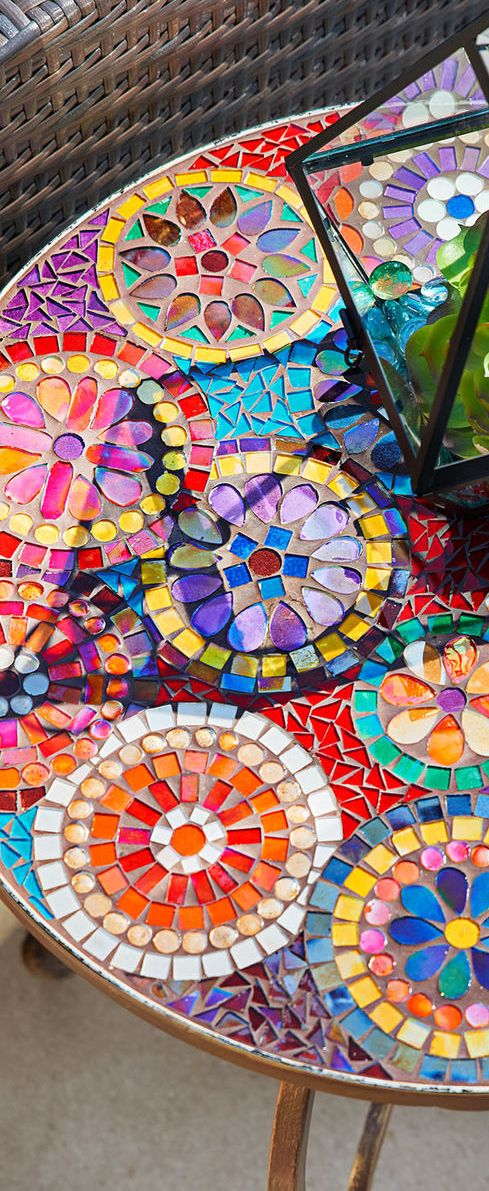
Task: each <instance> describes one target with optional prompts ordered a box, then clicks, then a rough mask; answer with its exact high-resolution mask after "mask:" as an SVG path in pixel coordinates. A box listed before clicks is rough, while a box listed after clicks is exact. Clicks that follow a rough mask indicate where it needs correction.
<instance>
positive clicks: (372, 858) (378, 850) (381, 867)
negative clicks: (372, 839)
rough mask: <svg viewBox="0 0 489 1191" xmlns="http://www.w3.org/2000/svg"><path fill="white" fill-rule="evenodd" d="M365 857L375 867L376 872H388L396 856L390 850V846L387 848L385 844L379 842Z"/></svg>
mask: <svg viewBox="0 0 489 1191" xmlns="http://www.w3.org/2000/svg"><path fill="white" fill-rule="evenodd" d="M364 859H365V860H366V861H367V863H368V864H369V865H370V867H371V868H373V869H374V872H376V873H386V872H387V870H388V869H389V868H390V867H391V865H392V864H393V862H394V860H395V857H394V854H393V853H392V852H391V851H390V848H386V846H385V844H377V846H376V847H375V848H372V851H371V852H367V855H366V856H365V857H364Z"/></svg>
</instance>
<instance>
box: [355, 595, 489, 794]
mask: <svg viewBox="0 0 489 1191" xmlns="http://www.w3.org/2000/svg"><path fill="white" fill-rule="evenodd" d="M430 625H431V627H430ZM450 626H451V632H446V631H444V632H437V631H436V630H437V627H438V628H443V629H447V628H449V627H450ZM464 630H465V631H464ZM398 634H399V636H400V637H401V640H398V639H395V638H393V637H390V638H389V639H388V640H386V641H385V642H384V644H383V646H382V647H381V649H380V650H377V655H376V658H375V660H371V661H370V660H369V661H367V662H365V664H364V666H363V668H362V670H361V672H360V676H359V680H358V683H357V684H356V687H355V693H354V699H353V708H354V720H355V726H356V730H357V732H358V734H359V736H360V737H361V738H362V740H364V741H365V743H366V745H367V748H368V750H369V752H370V754H371V755H372V756H373V757H374V758H375V760H376V761H379V762H380V763H381V764H382V765H385V766H387V768H388V769H392V771H393V772H394V773H395V775H396V777H399V778H400V779H401V780H403V781H407V782H415V783H416V784H417V785H419V786H427V787H428V789H436V790H469V789H474V788H477V787H481V786H486V785H489V719H488V715H489V626H488V624H487V621H484V620H482V619H481V618H480V617H476V616H470V615H465V616H461V617H460V620H459V621H458V623H455V622H454V620H453V617H451V616H449V615H446V616H440V617H432V618H430V621H429V622H428V626H427V627H423V626H422V625H421V623H420V622H419V621H417V620H412V621H408V622H405V623H404V624H403V625H400V626H399V628H398Z"/></svg>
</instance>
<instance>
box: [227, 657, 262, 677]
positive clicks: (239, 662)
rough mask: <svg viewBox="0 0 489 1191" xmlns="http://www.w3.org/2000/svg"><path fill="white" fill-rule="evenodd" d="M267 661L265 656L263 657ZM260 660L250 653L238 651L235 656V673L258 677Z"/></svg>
mask: <svg viewBox="0 0 489 1191" xmlns="http://www.w3.org/2000/svg"><path fill="white" fill-rule="evenodd" d="M263 660H264V662H265V660H266V659H265V658H264V659H263ZM258 668H259V667H258V662H257V660H256V658H252V657H250V655H249V654H243V653H236V654H235V655H234V658H233V665H232V671H233V674H244V675H245V676H246V677H247V678H256V675H257V674H258Z"/></svg>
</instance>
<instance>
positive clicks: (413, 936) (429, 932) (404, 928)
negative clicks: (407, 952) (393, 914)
mask: <svg viewBox="0 0 489 1191" xmlns="http://www.w3.org/2000/svg"><path fill="white" fill-rule="evenodd" d="M389 934H390V936H391V938H392V939H395V941H396V943H402V945H403V946H404V947H411V946H413V947H416V946H417V944H418V943H430V942H431V941H432V940H433V939H441V938H442V934H441V931H440V930H438V927H437V926H432V924H431V922H424V921H423V919H422V918H407V917H406V918H394V920H393V922H391V924H390V926H389ZM417 954H419V955H420V956H421V955H426V951H424V952H418V953H417ZM410 958H411V959H413V958H414V956H410Z"/></svg>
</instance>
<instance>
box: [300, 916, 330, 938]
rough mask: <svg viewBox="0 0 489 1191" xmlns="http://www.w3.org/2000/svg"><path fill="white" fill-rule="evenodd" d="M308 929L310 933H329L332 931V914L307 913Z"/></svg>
mask: <svg viewBox="0 0 489 1191" xmlns="http://www.w3.org/2000/svg"><path fill="white" fill-rule="evenodd" d="M306 929H307V931H308V933H309V934H310V935H329V934H330V933H331V914H320V913H319V912H318V913H317V914H316V913H314V912H312V913H309V914H307V915H306Z"/></svg>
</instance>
